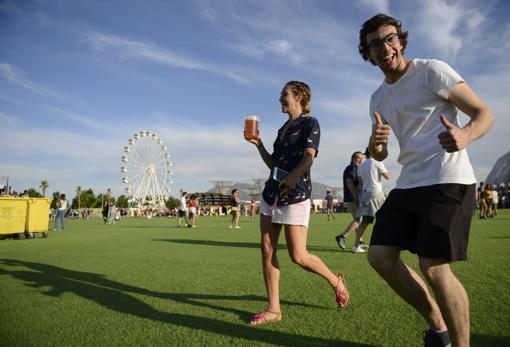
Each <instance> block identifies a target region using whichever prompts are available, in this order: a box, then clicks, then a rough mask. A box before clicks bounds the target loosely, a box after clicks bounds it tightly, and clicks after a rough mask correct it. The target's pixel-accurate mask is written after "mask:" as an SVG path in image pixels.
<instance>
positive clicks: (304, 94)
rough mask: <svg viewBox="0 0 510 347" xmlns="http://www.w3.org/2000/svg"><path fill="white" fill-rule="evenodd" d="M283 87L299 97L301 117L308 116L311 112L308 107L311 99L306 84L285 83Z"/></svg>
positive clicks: (296, 82)
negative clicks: (301, 110)
mask: <svg viewBox="0 0 510 347" xmlns="http://www.w3.org/2000/svg"><path fill="white" fill-rule="evenodd" d="M285 87H290V88H291V89H292V92H293V93H294V94H295V95H300V96H301V102H300V104H301V108H302V109H303V115H305V116H306V115H308V114H310V113H311V112H312V108H311V107H310V100H311V99H312V92H311V90H310V87H309V86H308V84H306V83H304V82H299V81H290V82H287V84H286V85H285Z"/></svg>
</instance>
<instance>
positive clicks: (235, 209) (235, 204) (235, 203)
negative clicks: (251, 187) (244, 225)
mask: <svg viewBox="0 0 510 347" xmlns="http://www.w3.org/2000/svg"><path fill="white" fill-rule="evenodd" d="M230 201H231V204H232V209H231V214H232V220H231V221H230V226H229V228H230V229H232V228H235V229H241V227H240V226H239V217H240V215H241V214H240V211H239V207H240V206H239V205H240V203H241V200H240V199H239V192H238V191H237V189H233V190H232V194H231V195H230Z"/></svg>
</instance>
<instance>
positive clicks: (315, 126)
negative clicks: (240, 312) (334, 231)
mask: <svg viewBox="0 0 510 347" xmlns="http://www.w3.org/2000/svg"><path fill="white" fill-rule="evenodd" d="M310 99H311V91H310V88H309V87H308V85H306V84H305V83H303V82H298V81H291V82H288V83H287V84H286V85H285V86H284V87H283V89H282V92H281V95H280V104H281V107H282V113H286V114H287V115H288V120H287V121H286V122H285V123H284V124H283V126H282V127H281V128H280V129H279V130H278V135H277V137H276V140H275V141H274V144H273V153H272V154H269V153H268V152H267V150H266V148H265V147H264V144H263V143H262V140H261V139H260V137H258V138H256V139H247V141H249V142H251V143H252V144H254V145H255V146H256V147H257V149H258V151H259V154H260V156H261V158H262V160H263V161H264V163H265V164H266V165H267V167H268V168H269V169H270V170H271V171H270V172H271V173H270V177H269V180H268V181H267V182H266V184H265V188H264V191H263V192H262V199H261V201H260V207H259V212H260V234H261V244H260V246H261V253H262V272H263V275H264V282H265V284H266V292H267V297H268V303H267V308H266V309H265V310H263V311H261V312H259V313H257V314H255V315H254V316H253V317H252V318H251V319H250V322H249V324H250V325H258V324H265V323H269V322H274V321H279V320H281V319H282V312H281V308H280V291H279V282H280V265H279V262H278V257H277V250H278V239H279V237H280V232H281V230H282V226H283V227H284V230H285V240H286V242H287V248H288V252H289V255H290V258H291V260H292V261H293V262H294V263H296V264H298V265H299V266H301V267H302V268H303V269H305V270H306V271H310V272H312V273H315V274H317V275H319V276H321V277H322V278H324V279H325V280H326V281H327V282H328V283H329V285H330V286H331V288H333V290H334V292H335V294H336V302H337V304H338V306H340V307H342V308H344V307H346V306H347V304H348V301H349V294H348V292H347V288H346V287H345V280H344V276H343V275H342V274H341V273H336V274H335V273H333V272H331V270H330V269H329V268H328V267H327V266H326V265H325V264H324V263H323V262H322V260H321V259H320V258H319V257H317V256H315V255H313V254H311V253H308V250H307V246H306V239H307V235H308V222H309V219H310V206H311V203H310V196H311V191H312V181H311V177H310V168H311V167H312V164H313V161H314V159H315V157H316V156H317V153H318V150H319V140H320V128H319V122H318V121H317V119H316V118H314V117H311V116H310V115H309V114H310V112H311V109H310V105H309V103H310ZM245 138H246V134H245Z"/></svg>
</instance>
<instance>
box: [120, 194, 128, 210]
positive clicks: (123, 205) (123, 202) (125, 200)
mask: <svg viewBox="0 0 510 347" xmlns="http://www.w3.org/2000/svg"><path fill="white" fill-rule="evenodd" d="M117 205H118V206H119V207H120V208H127V207H128V198H127V197H126V196H125V195H124V194H122V195H121V196H119V197H118V198H117Z"/></svg>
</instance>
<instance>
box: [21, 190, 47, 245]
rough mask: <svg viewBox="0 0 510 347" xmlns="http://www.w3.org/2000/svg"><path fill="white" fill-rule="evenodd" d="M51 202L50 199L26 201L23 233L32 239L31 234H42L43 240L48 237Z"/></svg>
mask: <svg viewBox="0 0 510 347" xmlns="http://www.w3.org/2000/svg"><path fill="white" fill-rule="evenodd" d="M51 201H52V199H46V198H28V199H27V218H26V224H25V232H26V233H27V235H29V236H30V237H34V236H33V233H42V237H43V238H46V237H48V224H49V221H50V216H49V213H50V205H51Z"/></svg>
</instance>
